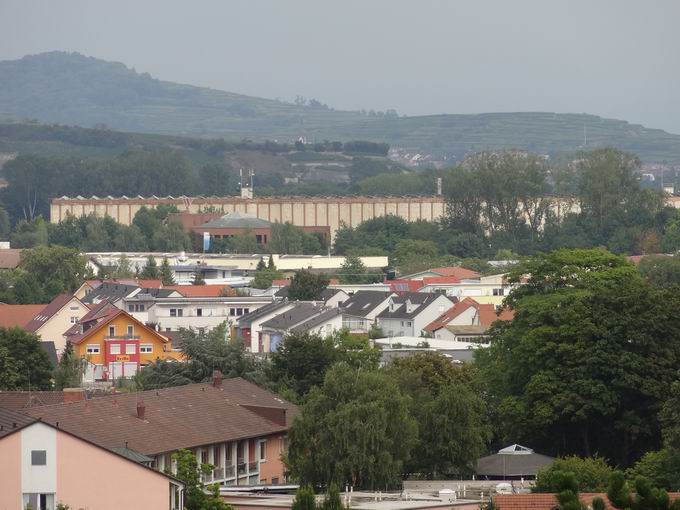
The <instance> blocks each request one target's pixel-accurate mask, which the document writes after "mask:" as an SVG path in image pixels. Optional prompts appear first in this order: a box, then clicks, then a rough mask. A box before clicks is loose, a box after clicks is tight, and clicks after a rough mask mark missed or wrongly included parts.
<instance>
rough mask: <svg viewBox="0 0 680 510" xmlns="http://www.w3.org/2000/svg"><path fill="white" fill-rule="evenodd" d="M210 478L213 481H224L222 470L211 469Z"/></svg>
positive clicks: (220, 468) (219, 468)
mask: <svg viewBox="0 0 680 510" xmlns="http://www.w3.org/2000/svg"><path fill="white" fill-rule="evenodd" d="M212 476H213V480H224V478H225V477H224V468H222V467H218V468H215V469H213V472H212Z"/></svg>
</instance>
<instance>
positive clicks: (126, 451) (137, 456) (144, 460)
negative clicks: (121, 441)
mask: <svg viewBox="0 0 680 510" xmlns="http://www.w3.org/2000/svg"><path fill="white" fill-rule="evenodd" d="M109 450H111V451H112V452H113V453H117V454H118V455H121V456H123V457H125V458H126V459H129V460H131V461H133V462H137V463H138V464H150V463H151V462H152V461H153V459H152V458H151V457H147V456H146V455H142V454H141V453H139V452H136V451H135V450H130V448H109Z"/></svg>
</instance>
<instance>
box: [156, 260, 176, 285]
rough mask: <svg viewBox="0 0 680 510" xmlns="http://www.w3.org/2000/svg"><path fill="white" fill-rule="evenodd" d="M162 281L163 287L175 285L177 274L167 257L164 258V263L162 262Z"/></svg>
mask: <svg viewBox="0 0 680 510" xmlns="http://www.w3.org/2000/svg"><path fill="white" fill-rule="evenodd" d="M160 279H161V282H162V283H163V285H166V286H167V285H175V273H174V272H173V270H172V268H171V267H170V262H169V261H168V258H167V257H163V262H161V269H160Z"/></svg>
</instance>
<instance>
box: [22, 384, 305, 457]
mask: <svg viewBox="0 0 680 510" xmlns="http://www.w3.org/2000/svg"><path fill="white" fill-rule="evenodd" d="M138 402H143V403H144V405H145V408H146V411H145V419H144V420H141V419H139V418H138V417H137V411H136V409H137V403H138ZM246 406H247V408H246ZM284 410H285V414H286V425H283V424H280V423H277V422H276V421H278V420H276V419H275V418H274V416H276V415H277V414H276V413H277V412H278V415H279V416H281V415H283V412H284ZM26 414H28V415H30V416H33V417H35V418H40V419H42V420H43V421H45V422H48V423H51V424H55V423H56V422H59V427H60V428H62V429H65V430H67V431H69V432H72V433H74V434H77V435H80V436H82V437H84V438H86V439H89V440H90V441H93V442H95V443H97V444H99V445H101V446H104V447H106V448H114V447H123V446H125V444H126V443H127V445H128V446H127V447H128V448H130V449H132V450H135V451H138V452H140V453H142V454H144V455H155V454H159V453H163V452H171V451H175V450H178V449H180V448H193V447H197V446H201V445H207V444H213V443H220V442H225V441H235V440H237V439H245V438H250V437H260V436H266V435H270V434H275V433H279V432H284V431H286V430H287V429H288V426H289V424H290V421H291V420H292V419H293V418H294V416H295V415H296V414H297V408H296V406H295V405H293V404H291V403H289V402H286V401H285V400H283V399H281V398H280V397H278V396H276V395H274V394H272V393H270V392H268V391H266V390H263V389H261V388H259V387H257V386H256V385H254V384H251V383H249V382H247V381H245V380H244V379H240V378H236V379H225V380H224V381H223V383H222V386H221V388H216V387H214V386H212V385H211V384H208V383H205V384H189V385H186V386H176V387H173V388H165V389H161V390H151V391H143V392H140V393H129V394H118V395H112V396H107V397H101V398H97V399H94V400H89V401H81V402H73V403H67V404H60V405H53V406H44V407H39V408H35V409H30V410H28V411H26ZM265 416H268V417H269V419H268V418H265Z"/></svg>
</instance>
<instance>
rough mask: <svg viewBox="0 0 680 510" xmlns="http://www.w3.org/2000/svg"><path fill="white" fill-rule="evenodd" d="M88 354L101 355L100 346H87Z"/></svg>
mask: <svg viewBox="0 0 680 510" xmlns="http://www.w3.org/2000/svg"><path fill="white" fill-rule="evenodd" d="M87 353H88V354H99V346H98V345H88V346H87Z"/></svg>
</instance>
